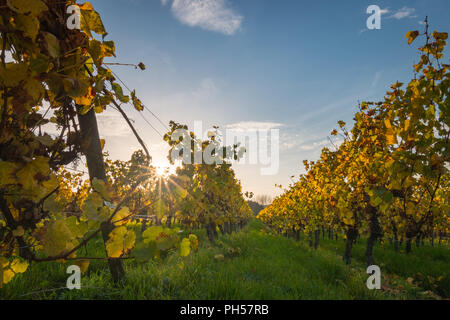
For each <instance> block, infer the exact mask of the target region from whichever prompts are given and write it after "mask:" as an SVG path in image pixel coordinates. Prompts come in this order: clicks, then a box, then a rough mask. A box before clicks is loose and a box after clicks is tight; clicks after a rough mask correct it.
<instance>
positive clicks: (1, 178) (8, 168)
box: [0, 161, 16, 187]
mask: <svg viewBox="0 0 450 320" xmlns="http://www.w3.org/2000/svg"><path fill="white" fill-rule="evenodd" d="M14 170H15V165H14V163H12V162H6V161H0V187H3V186H5V185H8V184H14V183H16V181H15V179H14V177H13V173H14Z"/></svg>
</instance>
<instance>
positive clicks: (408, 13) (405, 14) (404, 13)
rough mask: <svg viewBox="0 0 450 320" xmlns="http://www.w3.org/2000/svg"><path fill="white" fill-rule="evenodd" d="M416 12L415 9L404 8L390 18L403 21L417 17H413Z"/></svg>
mask: <svg viewBox="0 0 450 320" xmlns="http://www.w3.org/2000/svg"><path fill="white" fill-rule="evenodd" d="M414 12H416V9H414V8H409V7H403V8H401V9H399V10H397V11H396V12H395V13H394V14H393V15H391V16H389V18H394V19H397V20H401V19H404V18H415V17H417V16H415V15H413V14H414Z"/></svg>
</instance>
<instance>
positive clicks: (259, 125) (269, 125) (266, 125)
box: [227, 121, 283, 131]
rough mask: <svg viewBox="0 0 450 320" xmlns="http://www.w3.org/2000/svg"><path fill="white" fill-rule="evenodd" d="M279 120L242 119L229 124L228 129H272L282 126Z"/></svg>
mask: <svg viewBox="0 0 450 320" xmlns="http://www.w3.org/2000/svg"><path fill="white" fill-rule="evenodd" d="M282 126H283V124H281V123H277V122H259V121H241V122H237V123H233V124H229V125H227V129H230V130H234V131H252V130H253V131H254V130H271V129H276V128H280V127H282Z"/></svg>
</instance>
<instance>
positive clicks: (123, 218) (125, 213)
mask: <svg viewBox="0 0 450 320" xmlns="http://www.w3.org/2000/svg"><path fill="white" fill-rule="evenodd" d="M130 215H131V214H130V210H129V209H128V208H127V207H123V208H122V209H120V210H119V211H117V213H116V214H115V215H114V218H113V219H112V222H113V223H114V225H116V226H121V225H124V224H126V223H127V220H128V218H129V217H130Z"/></svg>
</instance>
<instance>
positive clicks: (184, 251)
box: [180, 238, 191, 257]
mask: <svg viewBox="0 0 450 320" xmlns="http://www.w3.org/2000/svg"><path fill="white" fill-rule="evenodd" d="M190 251H191V242H190V241H189V239H188V238H184V239H183V240H182V241H181V243H180V256H182V257H187V256H188V255H189V253H190Z"/></svg>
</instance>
